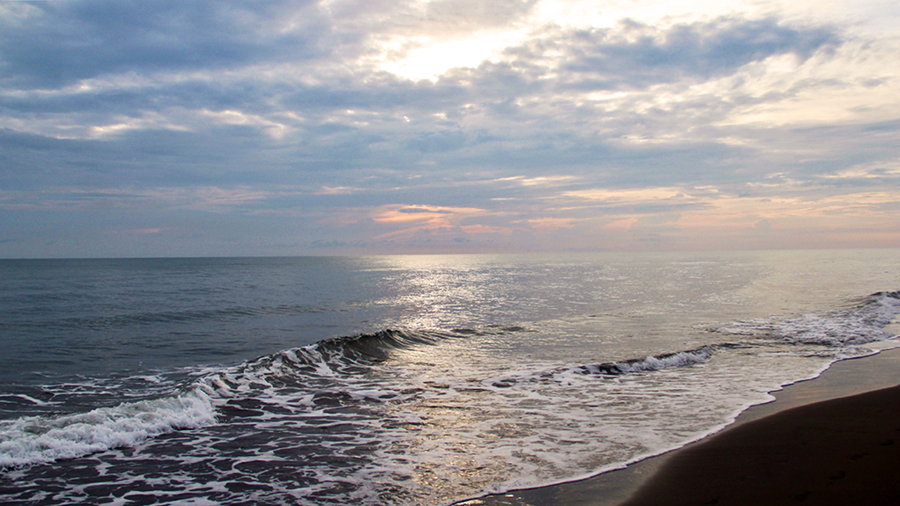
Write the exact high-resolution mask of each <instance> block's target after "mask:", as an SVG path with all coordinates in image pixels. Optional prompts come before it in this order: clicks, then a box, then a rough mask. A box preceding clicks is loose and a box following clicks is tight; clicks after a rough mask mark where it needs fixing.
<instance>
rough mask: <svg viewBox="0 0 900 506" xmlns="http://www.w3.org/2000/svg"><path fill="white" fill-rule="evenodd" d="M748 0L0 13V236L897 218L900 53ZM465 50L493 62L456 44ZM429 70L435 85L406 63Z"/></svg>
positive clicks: (494, 233) (614, 227) (22, 8)
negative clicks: (598, 6) (592, 8)
mask: <svg viewBox="0 0 900 506" xmlns="http://www.w3.org/2000/svg"><path fill="white" fill-rule="evenodd" d="M728 5H730V6H731V7H728V8H725V7H723V8H722V10H724V11H730V12H731V14H729V15H727V16H720V15H711V16H709V15H705V14H703V15H701V14H698V15H697V16H680V15H679V16H678V17H675V16H674V14H673V15H662V16H656V17H645V18H638V17H636V16H635V15H634V12H631V13H630V14H629V16H630V17H621V16H620V17H619V18H618V19H617V18H616V17H615V12H614V8H615V6H614V5H612V4H611V5H610V6H608V7H607V8H606V10H607V11H609V15H608V17H609V19H611V20H615V19H617V20H616V21H614V22H612V21H611V22H609V23H606V24H602V25H599V24H598V25H596V26H591V25H589V24H586V23H580V24H579V23H573V22H572V21H571V19H568V20H563V19H554V18H547V17H542V16H545V15H546V14H545V13H546V12H548V4H546V2H537V1H532V0H529V1H510V2H500V3H495V4H486V3H484V2H481V3H479V2H473V1H471V0H440V1H437V2H419V1H412V0H410V1H400V2H368V1H366V2H363V1H361V0H346V1H336V2H335V1H329V2H313V1H301V2H282V1H275V0H271V1H264V2H259V3H254V4H253V5H245V4H241V3H234V2H230V1H226V2H213V3H210V2H206V1H201V2H193V3H184V2H171V1H161V0H151V1H147V2H135V1H131V0H126V1H122V2H116V3H115V4H107V3H101V2H96V1H94V0H72V1H67V2H28V3H24V2H15V3H10V2H7V3H3V4H0V123H2V124H3V125H4V127H3V129H0V213H3V212H5V213H11V214H5V215H3V214H0V222H5V223H12V222H13V221H15V220H18V221H19V222H22V221H23V220H24V221H28V220H32V221H35V222H37V223H38V224H39V225H40V226H37V227H35V230H41V232H35V233H36V234H38V233H39V234H43V235H44V236H53V235H54V234H56V233H57V232H54V230H56V229H54V225H53V223H54V221H53V219H52V217H51V214H52V213H54V212H57V211H61V210H66V211H67V212H69V213H71V214H70V215H69V216H67V218H68V219H69V220H71V221H69V222H67V223H68V224H69V226H76V227H80V228H83V229H84V230H86V231H92V232H90V233H93V234H101V235H102V234H104V233H105V232H104V231H105V230H112V229H115V230H142V229H156V228H159V229H161V232H160V233H158V234H143V236H142V237H143V238H144V239H145V240H147V241H153V240H159V241H164V240H166V239H168V240H172V238H173V237H184V238H186V239H184V241H186V243H185V244H187V243H190V244H195V245H198V246H196V248H194V249H191V250H190V251H191V252H192V254H197V253H198V251H199V250H198V249H197V248H200V249H202V248H203V247H208V248H209V251H212V252H216V251H219V249H217V247H216V246H214V244H219V245H224V244H226V243H227V244H228V245H229V246H228V247H229V248H230V249H229V250H228V251H233V250H235V248H236V249H237V250H240V248H241V247H243V248H245V250H242V251H247V252H248V253H250V254H266V253H267V251H268V250H265V249H264V248H275V249H277V250H278V252H279V254H285V253H287V254H289V253H290V252H291V251H296V252H303V251H306V250H307V249H312V250H316V251H318V250H321V249H323V248H324V249H327V250H329V251H331V250H333V251H339V250H340V249H341V248H346V249H347V250H348V251H354V252H358V251H359V250H360V249H365V248H371V249H372V250H373V251H374V250H378V251H380V252H391V251H406V250H410V251H412V250H416V248H418V247H420V246H422V247H424V246H423V245H426V244H427V245H429V246H428V247H429V248H432V247H434V248H436V249H440V248H449V249H450V250H452V251H458V250H459V249H458V248H468V249H469V250H473V251H476V250H491V251H496V250H519V249H541V248H553V247H558V248H563V249H565V248H570V247H571V248H576V249H591V248H594V249H603V248H628V247H631V246H634V245H635V244H636V243H637V242H642V243H644V245H646V244H649V243H648V242H647V241H643V240H641V241H639V240H638V234H635V233H632V232H630V230H631V228H632V227H634V228H635V230H638V229H641V230H643V232H646V234H644V235H642V236H641V237H643V238H644V239H648V238H655V240H654V241H650V242H655V243H659V245H660V247H667V245H668V246H672V245H674V244H681V243H679V242H678V241H682V240H684V238H685V237H687V236H688V235H690V234H693V233H697V234H700V233H701V231H703V232H702V233H707V234H714V233H716V232H715V231H717V230H718V231H720V232H721V231H722V230H727V231H729V232H728V233H732V232H731V231H734V233H735V234H738V233H750V232H751V230H750V229H751V228H752V227H753V224H754V223H769V224H770V230H769V232H770V233H768V234H766V235H767V236H769V237H771V238H772V239H771V240H773V241H775V240H777V239H778V237H779V231H781V230H785V228H784V227H785V226H786V223H788V222H791V220H800V219H801V218H800V216H804V218H802V219H804V220H808V221H807V223H811V224H813V225H814V226H816V227H821V226H822V223H824V221H817V220H820V219H824V218H822V217H823V216H825V215H826V214H828V215H829V216H831V217H832V218H833V219H837V218H834V217H838V216H840V214H841V212H842V210H843V212H844V213H845V214H846V216H850V217H860V218H859V219H862V218H861V217H862V216H863V215H865V214H867V213H868V214H870V215H871V216H876V217H877V219H878V220H881V221H880V223H893V221H891V220H892V219H893V218H892V216H893V215H892V213H894V212H896V211H895V210H891V209H890V207H889V203H887V202H884V201H882V200H880V197H878V196H877V195H875V193H874V192H875V190H876V189H881V191H884V192H886V193H887V194H890V193H891V192H894V191H896V190H897V185H898V182H900V181H898V172H897V170H896V168H897V166H898V160H900V148H898V146H900V128H898V122H897V117H900V106H897V105H896V100H895V97H896V91H897V90H896V83H897V82H900V75H898V74H900V71H896V70H895V69H897V68H900V65H898V63H900V62H898V61H897V60H898V58H897V56H896V55H897V54H900V52H898V51H896V50H895V49H896V45H895V44H894V43H893V42H891V40H892V39H890V38H877V37H876V36H875V35H866V36H865V37H864V36H862V35H860V34H859V33H856V34H855V35H854V34H853V32H851V31H850V28H849V27H848V25H847V23H846V22H845V21H843V20H840V19H835V18H827V17H820V18H818V19H820V20H823V19H824V21H819V22H816V23H813V22H812V21H804V22H800V21H798V20H797V19H798V18H796V17H788V16H785V15H783V14H780V13H777V12H775V13H770V14H768V15H766V16H763V17H760V16H757V15H750V14H748V13H746V12H743V11H742V9H743V7H742V6H740V5H737V4H728ZM660 7H664V6H663V5H662V4H660ZM550 10H552V9H550ZM667 12H669V13H670V14H671V13H676V11H674V10H670V11H667ZM866 37H869V38H866ZM873 37H875V38H873ZM473 41H474V43H473ZM453 44H463V45H458V46H454V45H453ZM466 44H469V46H473V47H474V46H483V47H475V49H477V51H476V50H475V49H473V50H472V51H473V52H472V53H471V54H468V55H467V56H466V58H462V59H459V60H457V59H454V58H455V57H454V58H451V57H450V56H447V55H443V53H442V51H443V49H441V48H444V49H446V48H448V47H457V48H462V47H463V46H465V47H469V46H466ZM466 51H469V49H466ZM417 55H418V56H417ZM442 55H443V56H442ZM418 57H422V58H425V59H426V60H427V59H431V60H434V61H433V62H432V63H433V64H434V67H433V68H434V69H437V70H435V71H434V73H433V74H431V75H430V76H431V77H433V79H423V80H417V79H410V78H407V77H405V76H406V75H407V74H403V73H402V72H401V73H392V72H391V71H390V70H391V69H394V70H396V71H397V72H400V71H399V70H397V68H399V67H392V65H394V64H397V65H400V64H412V63H410V62H413V63H414V60H415V58H418ZM767 199H768V200H767ZM816 199H818V201H819V202H830V204H829V206H828V207H827V208H825V207H821V206H815V205H812V204H811V202H814V201H815V200H816ZM829 199H831V200H829ZM854 199H856V200H854ZM110 209H115V212H116V213H118V215H120V216H122V219H123V220H124V221H127V222H128V223H111V222H109V221H108V220H107V217H106V216H105V215H104V214H103V213H109V212H110ZM29 213H30V214H29ZM42 213H43V214H42ZM714 213H720V214H719V215H715V214H714ZM816 213H818V214H816ZM814 215H815V216H814ZM673 216H678V219H677V220H675V221H673V219H672V218H671V217H673ZM848 219H849V218H848ZM853 219H856V218H853ZM765 220H768V221H765ZM59 223H63V222H62V221H60V222H59ZM72 223H76V224H80V225H72ZM798 223H799V222H798ZM675 225H677V227H676V226H675ZM7 226H11V225H7ZM811 226H812V225H811ZM16 227H17V228H16V230H20V231H24V230H27V227H24V226H19V225H16ZM717 227H718V228H717ZM57 228H58V227H57ZM0 229H2V226H0ZM190 230H202V233H203V234H205V237H204V239H203V240H202V241H201V240H200V239H190V238H191V237H194V235H192V234H191V233H190ZM235 230H242V231H245V232H246V233H247V234H249V235H250V236H253V237H255V239H253V240H252V241H250V240H248V241H247V242H246V243H245V245H244V246H235V245H236V244H237V245H240V244H241V240H240V239H235V236H234V231H235ZM740 231H743V232H740ZM0 232H2V230H0ZM643 232H642V233H643ZM752 232H755V236H754V237H756V238H757V239H759V238H760V237H761V236H762V235H763V234H760V233H758V231H752ZM17 233H19V232H17ZM21 233H22V234H25V235H26V236H27V233H26V232H21ZM198 233H199V232H198ZM722 233H724V232H722ZM179 234H180V235H179ZM262 234H272V237H271V238H266V237H264V236H263V235H262ZM653 234H655V235H653ZM24 237H25V236H23V238H24ZM61 237H62V236H61ZM104 237H119V236H118V235H114V234H113V235H110V234H107V235H104ZM748 237H749V236H748ZM226 238H228V239H227V241H226ZM657 239H658V241H657ZM694 239H696V238H694ZM192 241H193V242H192ZM216 241H219V242H218V243H217V242H216ZM40 242H41V241H39V240H38V239H34V240H32V241H31V242H29V241H28V240H25V239H23V240H22V241H17V242H16V243H15V244H16V245H17V246H16V248H20V249H17V250H16V251H19V252H22V251H24V252H25V253H19V254H27V253H28V248H29V247H31V248H35V251H37V250H39V249H40V247H39V246H37V245H38V244H39V243H40ZM43 242H46V241H43ZM695 242H696V241H695ZM714 242H715V241H711V242H709V244H712V243H714ZM57 243H58V246H56V247H57V248H59V250H54V251H62V252H63V253H60V254H65V253H64V248H65V241H62V242H60V241H57ZM696 243H697V244H701V243H702V241H701V242H696ZM4 244H6V243H4ZM9 244H12V243H9ZM29 244H30V245H31V246H28V245H29ZM70 244H73V243H70ZM160 244H162V243H160ZM201 244H202V245H206V246H199V245H201ZM11 247H12V246H10V248H11ZM73 247H74V246H73ZM79 247H81V246H79ZM111 247H112V246H111ZM23 248H24V249H23ZM185 248H187V246H185ZM292 248H293V249H292ZM454 248H456V249H454ZM4 251H6V252H10V251H12V250H10V249H2V248H0V255H2V254H14V253H4ZM159 251H169V250H168V249H165V248H163V247H162V246H160V250H159ZM185 251H187V249H185ZM273 251H274V250H273ZM73 254H74V253H73ZM110 254H113V253H110Z"/></svg>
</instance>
